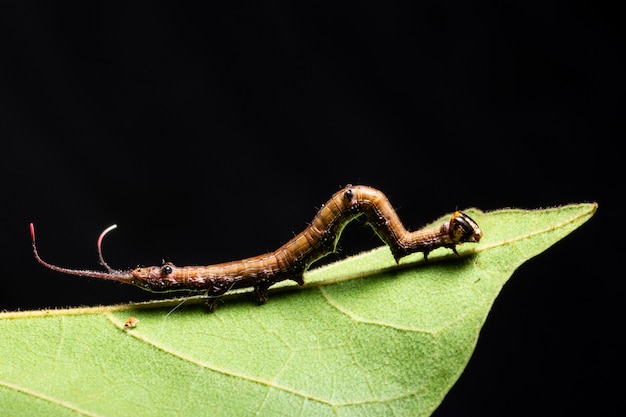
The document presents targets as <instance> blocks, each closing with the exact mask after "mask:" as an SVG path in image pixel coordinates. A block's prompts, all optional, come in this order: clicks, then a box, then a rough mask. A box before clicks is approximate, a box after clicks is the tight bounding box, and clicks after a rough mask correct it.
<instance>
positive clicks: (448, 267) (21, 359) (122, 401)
mask: <svg viewBox="0 0 626 417" xmlns="http://www.w3.org/2000/svg"><path fill="white" fill-rule="evenodd" d="M596 208H597V206H596V205H595V204H573V205H568V206H562V207H557V208H550V209H543V210H517V209H505V210H499V211H494V212H490V213H482V212H480V211H478V210H468V211H467V213H468V214H469V215H470V216H471V217H472V218H473V219H474V220H476V222H477V223H478V224H479V225H480V227H481V229H482V230H483V233H484V237H483V240H482V241H481V242H480V244H478V245H470V244H466V245H464V246H460V247H459V252H460V253H461V255H462V256H461V257H456V256H454V255H451V254H450V251H449V250H447V249H439V250H436V251H434V252H433V253H431V255H430V256H429V261H428V262H426V263H425V262H424V261H423V259H422V258H423V257H422V255H421V254H415V255H411V256H409V257H407V258H405V259H403V260H402V261H401V262H400V264H399V265H396V264H395V262H394V260H393V257H392V256H391V253H390V251H389V249H388V248H387V247H381V248H378V249H374V250H373V251H370V252H366V253H363V254H359V255H356V256H353V257H351V258H348V259H345V260H343V261H340V262H337V263H334V264H330V265H327V266H324V267H321V268H318V269H315V270H312V271H310V272H308V273H307V274H305V281H306V282H307V284H306V285H305V287H304V288H302V287H295V288H294V287H293V286H281V288H279V289H277V290H275V291H272V292H270V299H269V301H268V303H267V304H265V305H263V306H255V305H254V304H252V303H251V302H250V299H249V297H248V296H247V295H245V294H244V295H243V296H242V295H241V294H239V295H235V296H230V297H225V299H224V300H223V303H222V304H220V305H219V307H218V309H217V310H216V312H215V313H213V314H207V313H205V312H204V310H203V309H202V308H201V307H200V306H199V305H198V304H197V303H193V302H192V301H193V300H192V301H187V302H185V303H184V304H183V305H182V306H179V307H177V306H178V302H177V301H173V302H154V303H148V304H138V305H125V306H108V307H96V308H87V309H68V310H52V311H33V312H19V313H3V314H0V334H2V342H0V414H2V415H13V416H19V415H29V416H30V415H46V416H57V415H58V416H74V415H87V416H126V415H128V416H143V415H160V416H169V415H184V416H194V415H215V416H218V415H219V416H222V415H224V416H228V415H233V416H241V415H250V414H258V415H269V416H275V415H289V416H294V415H301V416H316V417H317V416H351V415H355V416H365V415H396V416H402V415H407V416H427V415H430V414H431V413H432V412H433V411H434V410H435V409H436V408H437V406H438V405H439V404H440V403H441V401H442V400H443V398H444V397H445V395H446V393H447V392H448V390H449V389H450V388H451V387H452V385H453V384H454V383H455V382H456V380H457V379H458V377H459V376H460V375H461V373H462V372H463V369H464V368H465V366H466V364H467V362H468V361H469V359H470V357H471V355H472V352H473V350H474V348H475V346H476V342H477V339H478V335H479V332H480V329H481V327H482V325H483V323H484V322H485V320H486V317H487V315H488V313H489V310H490V309H491V306H492V304H493V301H494V299H495V298H496V296H497V295H498V293H499V292H500V290H501V289H502V287H503V285H504V284H505V283H506V281H507V280H508V279H509V278H510V276H511V275H512V273H513V271H514V270H515V269H516V268H517V267H518V266H519V265H520V264H522V263H523V262H525V261H526V260H528V259H530V258H532V257H533V256H535V255H537V254H539V253H541V252H542V251H544V250H545V249H547V248H548V247H550V246H551V245H552V244H554V243H555V242H557V241H558V240H560V239H562V238H563V237H564V236H566V235H567V234H569V233H571V232H572V231H573V230H575V229H576V228H577V227H579V226H580V225H581V224H583V223H584V222H585V221H587V220H588V219H589V218H590V217H591V216H593V213H594V212H595V210H596ZM446 217H449V216H446ZM439 223H440V221H437V222H434V224H439ZM175 307H177V308H175ZM131 316H132V317H135V318H137V319H138V320H139V322H138V323H137V325H136V327H134V328H126V327H125V326H124V323H125V322H126V320H127V319H128V318H129V317H131Z"/></svg>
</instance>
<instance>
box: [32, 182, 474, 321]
mask: <svg viewBox="0 0 626 417" xmlns="http://www.w3.org/2000/svg"><path fill="white" fill-rule="evenodd" d="M357 217H364V220H365V222H366V223H367V224H369V225H370V226H371V227H372V229H373V230H374V231H375V232H376V234H377V235H378V236H379V237H380V238H381V239H382V240H383V242H385V243H386V244H387V245H388V246H389V248H390V249H391V253H392V254H393V256H394V258H395V259H396V261H399V260H400V259H401V258H403V257H405V256H407V255H409V254H411V253H415V252H423V253H424V258H425V259H427V257H428V254H429V252H430V251H432V250H433V249H436V248H439V247H445V248H449V249H451V250H453V251H454V253H456V254H457V255H458V253H457V251H456V245H459V244H461V243H465V242H478V241H480V239H481V237H482V231H481V229H480V227H479V226H478V225H477V224H476V222H475V221H474V220H472V219H471V218H470V217H469V216H468V215H466V214H465V213H463V212H460V211H456V212H454V214H453V215H452V217H451V218H450V219H449V220H448V221H446V222H444V223H443V224H442V225H441V226H440V227H435V228H429V229H421V230H417V231H413V232H410V231H408V230H406V229H405V227H404V226H403V225H402V222H401V221H400V218H399V217H398V215H397V213H396V212H395V210H394V209H393V207H392V206H391V203H390V202H389V200H388V199H387V197H386V196H385V195H384V194H383V193H382V192H381V191H379V190H377V189H375V188H372V187H368V186H364V185H354V186H353V185H348V186H346V187H345V188H343V189H342V190H340V191H338V192H337V193H335V194H334V195H333V196H332V197H331V198H330V200H328V202H326V203H325V204H324V205H323V206H322V208H321V209H320V210H319V211H318V213H317V214H316V216H315V217H314V218H313V221H312V222H311V223H310V225H309V226H308V227H307V228H306V229H305V230H303V231H302V232H301V233H299V234H298V235H296V236H295V237H293V238H292V239H291V240H289V241H288V242H287V243H285V244H284V245H282V246H281V247H279V248H278V249H276V250H275V251H274V252H270V253H267V254H264V255H259V256H253V257H250V258H246V259H242V260H239V261H233V262H225V263H220V264H215V265H209V266H176V265H174V264H173V263H171V262H167V263H164V264H163V265H159V266H148V267H138V268H135V269H130V270H114V269H112V268H111V267H109V266H108V265H107V263H106V262H105V261H104V259H103V256H102V251H101V243H102V239H103V237H104V235H105V234H106V233H108V232H109V231H110V230H112V229H113V228H115V226H111V227H109V228H108V229H106V230H105V231H104V232H102V234H101V235H100V237H99V238H98V254H99V257H100V262H101V264H102V265H103V266H104V267H105V268H106V271H93V270H81V269H70V268H63V267H59V266H56V265H53V264H50V263H48V262H46V261H44V260H43V259H42V258H41V257H40V256H39V254H38V252H37V246H36V244H35V229H34V226H33V224H32V223H31V224H30V232H31V239H32V245H33V252H34V255H35V258H36V260H37V261H38V262H39V263H40V264H42V265H43V266H45V267H47V268H49V269H52V270H54V271H57V272H61V273H65V274H71V275H79V276H85V277H95V278H101V279H106V280H112V281H118V282H123V283H126V284H133V285H136V286H138V287H141V288H143V289H145V290H149V291H153V292H165V291H191V292H200V293H204V294H206V304H207V307H208V309H209V311H213V310H214V309H215V307H216V302H217V299H218V298H219V297H220V296H222V295H223V294H225V293H226V292H227V291H230V290H231V289H236V288H246V287H252V288H253V289H254V293H255V294H256V299H257V301H258V303H259V304H263V303H265V302H266V301H267V298H268V289H269V288H270V287H271V286H272V285H274V284H276V283H277V282H280V281H284V280H292V281H295V282H296V283H298V284H299V285H302V284H304V279H303V274H304V272H305V271H306V270H307V268H308V267H309V266H310V265H311V264H312V263H314V262H315V261H317V260H318V259H320V258H322V257H324V256H326V255H328V254H329V253H332V252H334V251H335V248H336V245H337V242H338V240H339V238H340V236H341V232H342V231H343V229H344V228H345V226H346V225H347V224H348V223H349V222H351V221H352V220H354V219H356V218H357Z"/></svg>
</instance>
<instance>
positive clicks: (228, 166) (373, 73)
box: [0, 2, 625, 416]
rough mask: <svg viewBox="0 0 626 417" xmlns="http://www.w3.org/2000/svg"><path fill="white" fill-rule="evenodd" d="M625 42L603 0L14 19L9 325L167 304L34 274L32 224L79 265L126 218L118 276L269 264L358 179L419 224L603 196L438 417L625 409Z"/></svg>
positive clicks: (7, 66)
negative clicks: (247, 261) (26, 318)
mask: <svg viewBox="0 0 626 417" xmlns="http://www.w3.org/2000/svg"><path fill="white" fill-rule="evenodd" d="M621 25H622V22H621V19H620V17H619V14H618V13H617V12H616V11H615V10H610V9H608V8H606V7H604V6H603V5H602V3H591V2H590V3H589V4H579V3H567V2H563V3H559V2H522V3H519V4H508V3H507V4H501V2H493V3H481V4H480V5H476V4H472V5H470V4H467V3H457V2H429V3H424V2H415V4H411V5H397V4H392V3H383V2H381V3H375V4H365V3H359V4H358V5H357V4H353V5H350V6H346V5H339V4H333V5H331V6H328V7H324V6H321V5H316V6H311V7H308V6H302V5H298V6H294V5H276V4H274V5H268V4H263V5H257V6H234V5H233V6H219V7H217V6H215V7H214V8H209V7H207V6H202V7H200V6H180V5H179V6H174V5H167V6H162V5H154V4H152V5H150V4H144V3H139V2H127V3H124V4H113V3H103V4H101V5H93V4H89V5H86V6H85V5H82V6H79V7H76V6H71V7H70V6H67V7H63V6H59V5H52V4H50V5H46V6H33V5H25V4H24V3H22V2H19V3H18V4H17V5H14V6H9V7H6V6H4V7H3V11H2V13H0V36H1V40H0V42H2V44H1V46H2V55H3V57H2V64H1V65H0V128H1V131H0V137H1V138H2V143H3V144H4V146H3V147H2V148H3V151H2V164H0V166H1V170H2V171H1V172H2V191H3V194H2V195H3V198H2V217H1V218H2V222H1V223H0V224H1V226H2V232H1V237H0V239H1V240H0V243H1V245H2V246H1V249H2V250H1V252H0V253H1V256H2V258H1V259H2V278H1V279H2V290H1V292H0V294H1V295H0V309H5V310H17V309H21V310H25V309H38V308H44V307H64V306H78V305H97V304H101V303H118V302H125V301H131V300H132V301H139V300H147V299H152V298H154V297H155V295H153V294H149V293H145V292H142V291H141V290H140V289H137V288H133V287H130V286H122V285H117V284H114V283H108V282H98V281H97V280H94V279H84V278H78V277H68V276H63V275H61V274H58V273H54V272H52V271H48V270H46V269H44V268H43V267H41V266H40V265H38V264H37V263H36V262H35V261H34V259H33V258H32V253H31V251H30V239H29V234H28V223H29V222H31V221H33V222H35V223H36V225H37V231H38V243H39V247H40V252H41V254H42V256H44V258H46V259H47V260H49V261H51V262H54V263H56V264H59V265H63V266H68V267H77V268H97V267H98V265H97V258H96V252H95V240H96V237H97V235H98V234H99V233H100V231H101V230H102V229H104V228H105V227H106V226H108V225H110V224H112V223H117V224H118V226H119V228H118V229H117V230H116V231H114V232H112V233H111V234H110V236H108V237H107V240H106V242H105V255H106V257H107V260H108V262H109V263H110V264H111V265H113V266H114V267H118V268H126V267H131V266H135V265H136V264H139V263H140V264H145V265H150V264H158V263H160V262H161V260H162V259H167V260H171V261H173V262H175V263H177V264H180V265H184V264H210V263H216V262H222V261H227V260H234V259H238V258H243V257H246V256H252V255H256V254H258V253H263V252H267V251H270V250H273V249H275V248H276V247H277V246H279V245H280V244H282V243H284V242H285V241H286V240H288V239H289V238H290V237H291V236H292V234H293V233H297V232H299V231H300V230H301V229H303V228H304V226H305V225H306V222H308V221H310V220H311V219H312V218H313V215H314V214H315V212H316V208H317V207H319V205H320V204H322V203H323V202H324V201H326V200H327V199H328V198H329V197H330V195H331V194H332V193H334V192H335V191H336V190H338V189H339V187H341V186H343V185H345V184H347V183H364V184H368V185H372V186H374V187H377V188H379V189H381V190H383V191H384V192H385V193H386V194H387V195H388V197H389V198H390V200H391V202H392V203H393V204H394V206H395V207H396V208H397V209H398V210H399V214H400V216H401V218H402V219H403V221H404V222H405V224H406V226H407V227H409V228H412V229H415V228H418V227H420V226H422V225H423V224H425V223H427V222H430V221H432V220H433V219H435V218H437V217H439V216H440V215H442V214H443V213H446V212H450V211H451V210H454V209H455V208H457V207H458V208H466V207H471V206H475V207H479V208H481V209H483V210H493V209H499V208H504V207H522V208H538V207H546V206H554V205H561V204H566V203H571V202H585V201H596V202H598V203H599V210H598V212H597V214H596V216H594V217H593V218H592V219H591V220H590V222H589V223H587V224H585V225H584V226H583V227H582V228H581V229H579V230H577V231H575V232H574V233H573V234H572V235H571V236H569V237H567V238H566V239H564V240H563V241H561V242H559V243H558V244H556V245H555V246H554V247H552V248H551V249H549V250H548V251H546V252H544V253H543V254H541V255H540V256H538V257H537V258H534V259H533V260H531V261H530V262H528V263H526V264H525V265H523V266H522V267H521V268H520V269H519V270H518V271H516V273H515V274H514V276H513V277H512V278H511V280H510V281H509V283H508V284H507V285H506V287H505V288H504V290H503V291H502V293H501V295H500V296H499V298H498V299H497V301H496V303H495V305H494V307H493V310H492V312H491V313H490V316H489V318H488V320H487V323H486V325H485V327H484V328H483V331H482V333H481V338H480V340H479V343H478V347H477V349H476V352H475V354H474V356H473V358H472V360H471V362H470V364H469V366H468V368H467V369H466V371H465V373H464V374H463V376H462V377H461V378H460V380H459V382H458V383H457V384H456V386H455V387H454V388H453V389H452V391H451V392H450V394H449V395H448V397H447V398H446V400H445V401H444V403H443V404H442V406H441V407H440V408H439V410H437V412H436V414H435V415H436V416H485V415H509V416H511V415H529V414H530V415H535V416H548V415H565V414H567V413H571V412H579V413H583V414H585V413H586V414H594V415H602V414H604V415H610V414H613V413H615V414H613V415H617V411H618V410H619V409H621V408H622V407H621V401H622V400H621V399H620V398H621V397H620V396H618V395H614V394H613V390H612V387H614V386H615V384H617V382H616V381H618V379H619V378H620V376H619V375H617V365H618V363H617V360H618V351H623V344H620V343H621V342H618V340H620V333H621V330H622V327H623V326H622V320H621V317H623V313H622V312H621V310H620V309H618V307H619V303H620V302H621V299H622V297H621V296H620V295H619V294H620V290H619V288H620V287H618V285H619V284H620V283H621V282H620V281H621V278H623V266H622V265H621V264H622V263H621V262H620V261H619V259H620V253H621V252H622V251H623V248H622V245H623V243H622V240H623V239H622V238H621V234H623V231H622V229H623V226H622V225H621V224H620V221H621V218H620V213H619V212H618V204H619V202H618V198H619V195H620V194H622V192H623V189H622V186H621V172H620V171H621V170H620V169H619V168H620V165H621V163H620V159H621V158H622V156H621V155H620V154H621V153H622V151H621V149H620V148H618V141H617V139H618V138H620V139H622V138H623V137H624V136H623V130H622V128H623V115H624V100H623V99H624V73H625V72H624V69H625V68H624V55H623V51H624V43H623V42H622V41H621V39H620V36H621V33H619V30H620V29H621V28H620V26H621ZM7 149H8V151H7ZM618 172H620V173H619V174H618ZM342 242H343V243H342V245H341V246H342V254H343V255H346V254H351V253H355V252H358V251H359V250H361V249H368V248H372V247H375V246H378V245H379V244H380V242H379V241H378V240H377V238H376V237H375V236H374V235H373V233H371V231H369V230H368V229H364V228H362V227H359V226H351V227H349V228H348V230H347V231H346V233H345V238H344V240H343V241H342ZM609 265H610V266H609ZM270 302H271V300H270ZM250 308H251V309H253V308H254V306H253V305H251V307H250ZM4 337H7V336H6V335H4Z"/></svg>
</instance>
